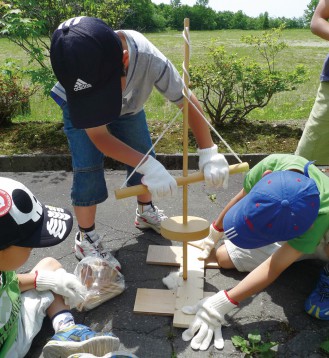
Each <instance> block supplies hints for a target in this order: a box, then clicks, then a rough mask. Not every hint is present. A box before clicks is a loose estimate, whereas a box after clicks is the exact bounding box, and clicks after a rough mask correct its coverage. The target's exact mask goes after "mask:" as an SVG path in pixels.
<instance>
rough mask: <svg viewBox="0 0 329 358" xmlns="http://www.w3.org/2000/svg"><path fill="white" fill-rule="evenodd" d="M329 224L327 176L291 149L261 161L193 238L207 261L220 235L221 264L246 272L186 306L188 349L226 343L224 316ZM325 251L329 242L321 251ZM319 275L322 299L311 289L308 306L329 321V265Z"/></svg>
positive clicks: (308, 250)
mask: <svg viewBox="0 0 329 358" xmlns="http://www.w3.org/2000/svg"><path fill="white" fill-rule="evenodd" d="M328 230H329V177H327V176H326V175H325V174H324V173H322V172H321V170H319V169H318V168H317V167H316V166H315V165H313V164H312V162H308V161H307V160H306V159H304V158H302V157H299V156H295V155H288V154H273V155H270V156H268V157H266V158H265V159H263V160H262V161H260V162H259V163H258V164H257V165H256V166H255V167H253V168H252V169H251V170H250V171H249V172H248V174H247V175H246V178H245V180H244V185H243V189H242V190H241V191H240V192H239V193H238V194H237V195H236V196H235V197H234V198H233V199H232V200H231V201H230V202H229V203H228V204H227V205H226V207H225V208H224V210H223V211H222V212H221V213H220V214H219V216H218V218H217V220H215V221H214V222H213V224H212V225H211V227H210V233H209V235H208V237H207V238H205V239H203V240H200V241H198V242H191V244H193V245H196V246H198V247H200V248H201V249H202V252H201V254H200V257H199V259H203V260H204V259H206V258H208V257H209V255H210V252H211V251H212V249H213V248H214V247H215V245H216V244H217V243H218V242H219V240H220V239H224V242H223V245H221V246H220V247H219V248H218V249H217V252H216V257H217V261H218V263H219V265H220V267H223V268H237V269H238V270H239V271H251V272H250V273H249V274H248V276H246V277H245V278H244V279H243V280H242V281H241V282H240V283H239V284H238V285H236V286H235V287H234V288H232V289H230V290H228V291H225V290H222V291H220V292H218V293H217V294H215V295H214V296H212V297H210V298H208V299H206V300H202V301H200V302H199V303H198V304H197V305H196V306H193V307H191V306H186V307H183V312H185V313H186V314H196V318H195V320H194V321H193V322H192V323H191V325H190V327H189V329H188V330H186V331H184V333H183V339H184V340H186V341H188V340H191V339H192V342H191V346H192V348H194V349H200V350H205V349H207V348H208V347H209V344H210V343H211V340H212V337H213V335H214V336H215V341H214V344H215V347H216V348H218V349H221V348H223V346H224V341H223V339H222V335H221V322H223V317H224V315H225V314H226V313H228V312H230V311H231V310H232V309H233V308H235V307H237V306H238V303H239V302H241V301H242V300H244V299H246V298H248V297H250V296H252V295H254V294H256V293H258V292H259V291H261V290H263V289H264V288H266V287H267V286H268V285H270V284H271V283H272V282H273V281H275V280H276V278H277V277H278V276H279V275H280V274H281V273H282V272H283V271H284V270H285V269H286V268H287V267H289V266H290V265H291V264H292V263H293V262H295V261H296V260H299V259H302V258H307V255H312V254H314V252H316V249H317V246H318V245H319V243H320V241H321V239H322V238H323V237H324V236H325V233H326V232H327V231H328ZM325 254H327V255H328V254H329V247H328V245H327V247H326V248H325V249H324V250H323V253H322V257H323V256H326V255H325ZM303 255H306V256H303ZM327 259H328V257H327ZM321 279H322V280H326V282H325V283H326V287H327V288H326V290H327V291H326V292H327V293H326V294H327V296H326V297H327V299H323V298H324V297H325V293H324V291H323V292H322V293H323V295H324V296H321V295H320V294H319V292H318V289H316V291H315V292H313V293H312V294H311V296H310V298H308V299H307V301H306V303H305V308H306V310H307V312H308V313H309V314H311V315H313V316H315V317H317V318H321V319H329V300H328V297H329V291H328V287H329V269H328V272H327V275H326V277H325V275H323V276H321ZM322 286H325V285H322ZM193 337H194V338H193Z"/></svg>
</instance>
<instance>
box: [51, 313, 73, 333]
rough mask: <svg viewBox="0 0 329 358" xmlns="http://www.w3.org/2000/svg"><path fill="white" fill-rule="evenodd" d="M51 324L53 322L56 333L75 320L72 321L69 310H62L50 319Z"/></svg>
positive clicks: (71, 324)
mask: <svg viewBox="0 0 329 358" xmlns="http://www.w3.org/2000/svg"><path fill="white" fill-rule="evenodd" d="M52 324H53V328H54V331H55V333H57V332H58V331H60V330H62V329H64V328H67V327H70V326H73V325H75V322H74V318H73V316H72V313H71V312H69V311H64V312H62V313H59V314H57V315H56V316H55V317H54V318H53V319H52Z"/></svg>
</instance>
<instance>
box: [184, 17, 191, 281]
mask: <svg viewBox="0 0 329 358" xmlns="http://www.w3.org/2000/svg"><path fill="white" fill-rule="evenodd" d="M184 37H185V39H184V70H183V82H184V98H183V177H184V178H187V177H188V127H189V124H188V114H189V113H188V112H189V111H188V108H189V99H188V97H189V90H188V86H189V82H190V80H189V73H188V71H189V66H190V44H189V41H190V19H188V18H185V19H184ZM187 213H188V185H187V184H184V185H183V224H184V225H187V222H188V218H187V215H188V214H187ZM183 249H184V254H183V278H184V280H186V279H187V263H186V259H185V258H186V255H187V248H186V243H184V244H183Z"/></svg>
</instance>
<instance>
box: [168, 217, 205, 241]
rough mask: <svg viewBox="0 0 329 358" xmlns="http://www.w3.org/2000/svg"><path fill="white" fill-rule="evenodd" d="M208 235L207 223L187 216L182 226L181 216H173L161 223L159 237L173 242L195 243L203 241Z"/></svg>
mask: <svg viewBox="0 0 329 358" xmlns="http://www.w3.org/2000/svg"><path fill="white" fill-rule="evenodd" d="M208 234H209V222H208V221H207V220H205V219H202V218H198V217H196V216H188V217H187V224H183V216H174V217H172V218H168V219H166V220H164V221H163V222H162V223H161V235H162V236H163V237H164V238H166V239H168V240H174V241H183V242H188V241H195V240H200V239H204V238H205V237H207V236H208Z"/></svg>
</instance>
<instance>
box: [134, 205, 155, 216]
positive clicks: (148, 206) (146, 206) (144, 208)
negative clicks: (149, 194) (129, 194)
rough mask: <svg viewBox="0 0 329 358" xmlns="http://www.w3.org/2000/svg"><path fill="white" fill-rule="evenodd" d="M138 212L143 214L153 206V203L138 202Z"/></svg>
mask: <svg viewBox="0 0 329 358" xmlns="http://www.w3.org/2000/svg"><path fill="white" fill-rule="evenodd" d="M137 207H138V212H139V213H140V214H143V212H144V211H147V210H149V209H151V208H152V207H153V205H152V204H146V205H145V204H138V206H137Z"/></svg>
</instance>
